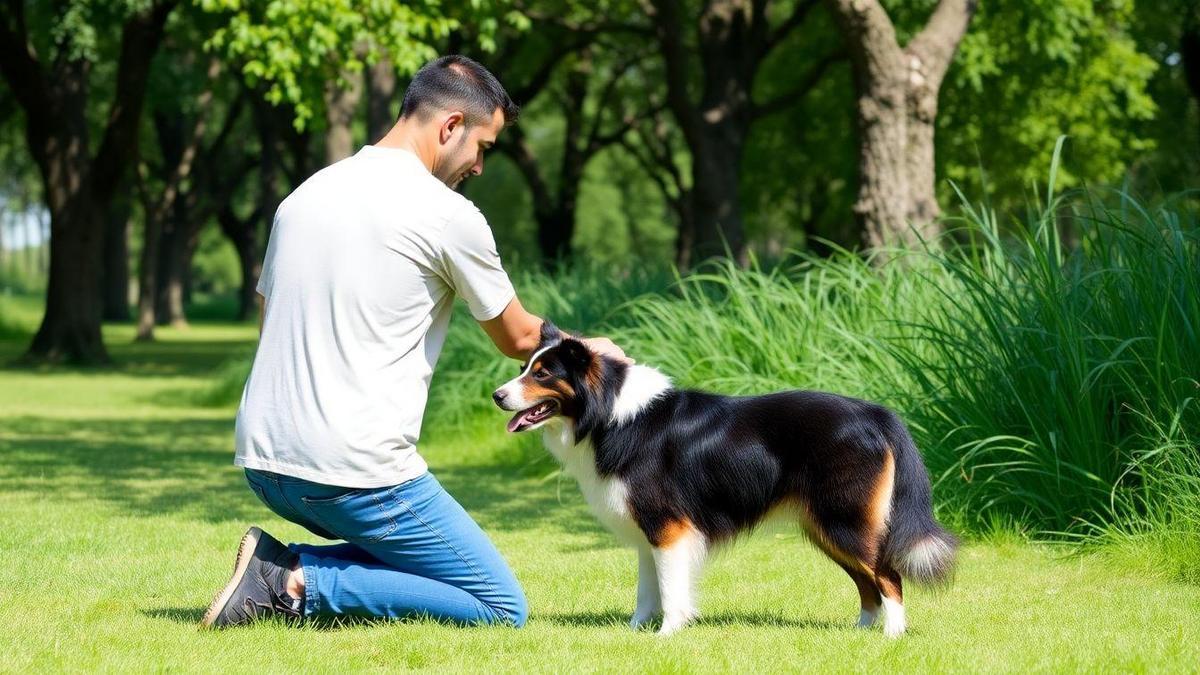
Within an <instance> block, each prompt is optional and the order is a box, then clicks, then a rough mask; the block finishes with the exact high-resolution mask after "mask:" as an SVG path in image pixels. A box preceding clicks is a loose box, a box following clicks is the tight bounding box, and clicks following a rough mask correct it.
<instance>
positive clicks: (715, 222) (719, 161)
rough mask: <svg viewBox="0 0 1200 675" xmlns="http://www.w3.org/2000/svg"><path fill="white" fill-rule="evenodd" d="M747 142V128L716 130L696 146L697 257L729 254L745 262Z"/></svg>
mask: <svg viewBox="0 0 1200 675" xmlns="http://www.w3.org/2000/svg"><path fill="white" fill-rule="evenodd" d="M744 144H745V130H744V129H723V130H721V129H714V130H712V131H711V132H709V133H706V134H705V139H704V141H703V142H702V143H701V144H700V145H699V146H698V147H696V146H693V147H692V181H693V183H692V191H691V192H692V201H693V204H692V207H691V214H692V218H693V222H692V227H693V228H694V229H693V236H694V240H693V245H692V253H691V258H692V259H693V260H696V261H703V260H705V259H707V258H712V257H724V256H729V257H733V258H735V259H737V260H738V261H739V263H745V258H746V238H745V228H744V226H743V223H742V207H741V201H740V197H739V192H740V190H739V185H738V183H739V179H740V175H739V174H740V166H739V165H740V163H741V156H742V147H743V146H744Z"/></svg>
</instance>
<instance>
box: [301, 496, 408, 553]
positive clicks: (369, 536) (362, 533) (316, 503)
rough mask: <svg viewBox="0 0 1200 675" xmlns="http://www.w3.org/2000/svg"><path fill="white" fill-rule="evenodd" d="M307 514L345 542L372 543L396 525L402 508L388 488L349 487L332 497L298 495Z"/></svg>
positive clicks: (401, 503)
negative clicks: (356, 488) (349, 488)
mask: <svg viewBox="0 0 1200 675" xmlns="http://www.w3.org/2000/svg"><path fill="white" fill-rule="evenodd" d="M300 501H301V502H302V503H303V504H304V507H305V508H306V509H307V510H308V514H309V516H311V517H312V519H313V520H315V521H317V523H319V524H320V525H321V526H322V527H323V528H325V529H326V530H328V531H329V532H331V533H333V534H335V535H337V536H338V537H339V538H341V539H345V540H346V541H349V542H364V543H374V542H377V541H380V540H381V539H383V538H385V537H387V536H388V535H390V534H392V533H393V532H395V531H396V529H397V528H398V527H399V523H398V518H399V517H400V516H401V515H402V514H403V512H404V511H405V510H406V508H407V506H406V505H405V504H404V502H403V501H401V500H399V499H397V498H396V497H395V495H394V494H393V493H392V491H391V490H388V489H366V490H350V491H349V492H345V493H343V494H339V495H335V496H324V495H313V496H301V497H300Z"/></svg>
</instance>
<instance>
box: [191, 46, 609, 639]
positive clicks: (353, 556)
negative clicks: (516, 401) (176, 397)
mask: <svg viewBox="0 0 1200 675" xmlns="http://www.w3.org/2000/svg"><path fill="white" fill-rule="evenodd" d="M516 115H517V107H516V106H515V105H514V104H513V102H512V100H511V99H510V98H509V96H508V94H507V93H506V92H505V91H504V88H503V87H502V86H501V85H500V83H499V82H498V81H497V80H496V78H495V77H494V76H493V75H492V74H491V73H489V72H488V71H487V70H486V69H485V68H484V67H483V66H481V65H479V64H478V63H476V62H474V61H472V60H471V59H468V58H465V57H462V56H446V57H442V58H440V59H437V60H435V61H433V62H431V63H429V64H427V65H425V67H423V68H422V69H421V70H420V71H419V72H418V73H417V74H416V76H415V77H414V78H413V81H412V84H411V85H410V86H409V88H408V90H407V91H406V92H405V95H404V102H403V105H402V109H401V114H400V119H399V121H398V122H397V123H396V125H395V126H394V127H393V128H392V129H391V131H389V132H388V133H387V135H386V136H384V138H383V139H382V140H380V141H379V142H378V143H376V144H375V145H367V146H364V147H363V148H362V149H361V150H360V151H359V152H358V153H357V154H355V155H354V156H353V157H350V158H348V159H345V160H343V161H340V162H337V163H336V164H333V165H332V166H329V167H326V168H325V169H323V170H321V171H319V172H317V173H316V174H314V175H313V176H312V177H311V178H309V179H308V180H307V181H305V182H304V184H302V185H301V186H300V187H298V188H297V189H296V190H295V191H294V192H292V193H291V194H290V195H289V196H288V197H287V198H286V199H285V200H284V201H283V202H282V203H281V204H280V205H279V210H278V211H277V212H276V214H275V222H274V225H273V227H272V230H271V237H270V242H269V244H268V246H267V252H266V257H265V260H264V263H263V269H262V274H261V276H260V279H259V283H258V291H259V293H261V294H262V295H263V297H264V318H263V323H262V334H261V338H260V342H259V346H258V351H257V353H256V354H255V357H254V366H253V368H252V370H251V372H250V377H249V379H248V380H247V382H246V388H245V391H244V392H243V394H242V401H241V405H240V407H239V409H238V414H237V431H236V436H237V453H236V457H235V460H234V462H235V464H237V465H238V466H241V467H245V471H246V478H247V480H248V482H249V483H250V487H251V489H252V490H253V491H254V493H255V494H256V495H257V496H258V498H259V499H261V500H262V501H263V502H264V503H266V505H267V506H269V507H270V508H271V510H273V511H274V512H275V513H277V514H278V515H280V516H282V517H283V518H286V519H287V520H290V521H292V522H294V523H298V524H300V525H302V526H304V527H305V528H307V529H308V530H310V531H311V532H314V533H315V534H318V535H320V536H322V537H325V538H328V539H340V540H344V541H345V543H342V544H337V545H331V546H316V545H309V544H292V545H291V546H284V545H283V544H281V543H280V542H279V541H278V540H276V539H275V538H274V537H271V536H270V535H268V534H266V533H265V532H263V531H262V530H260V529H259V528H257V527H252V528H250V530H249V531H248V532H247V533H246V535H245V536H244V537H243V538H242V541H241V544H240V546H239V550H238V555H237V562H236V565H235V568H234V574H233V578H232V579H231V580H230V581H229V584H228V585H226V587H225V588H224V589H222V591H221V592H220V593H218V595H217V597H216V599H215V600H214V601H213V604H212V606H211V607H210V608H209V609H208V611H207V612H206V614H205V615H204V618H203V619H202V624H203V625H205V626H214V627H216V626H229V625H234V624H239V623H244V622H248V621H252V620H254V619H259V618H262V617H265V616H271V615H277V616H282V617H286V618H290V619H294V620H300V619H304V618H308V617H314V616H340V615H354V616H367V617H389V618H399V617H405V616H428V617H433V618H436V619H446V620H451V621H456V622H461V623H507V624H512V625H514V626H521V625H523V624H524V623H525V619H526V617H527V615H528V608H527V605H526V602H525V596H524V594H523V593H522V591H521V587H520V586H519V585H518V583H517V580H516V578H515V577H514V576H513V573H512V571H511V570H510V569H509V567H508V565H507V564H506V563H505V561H504V559H503V558H502V557H501V556H500V554H499V552H498V551H496V549H495V547H494V546H492V544H491V542H490V541H488V539H487V537H486V536H485V535H484V533H483V532H482V531H481V530H480V529H479V526H478V525H476V524H475V522H474V521H473V520H471V517H470V516H469V515H467V513H466V512H465V511H464V510H463V509H462V507H461V506H459V504H458V503H457V502H456V501H455V500H454V499H453V498H452V497H451V496H450V495H449V494H447V493H446V491H445V490H443V489H442V487H441V485H439V484H438V481H437V479H436V478H434V476H433V475H432V474H431V473H429V471H428V469H427V467H426V464H425V461H424V460H423V459H422V458H421V456H420V455H419V454H418V453H417V449H416V443H417V438H418V436H419V434H420V429H421V418H422V415H423V413H424V410H425V402H426V397H427V393H428V387H429V380H430V377H431V375H432V373H433V367H434V364H435V363H436V362H437V358H438V354H439V352H440V351H441V349H442V344H443V342H444V340H445V337H446V329H447V326H448V324H449V322H450V314H451V306H452V304H453V302H454V298H455V296H458V297H461V298H463V299H464V300H465V301H466V303H467V305H468V307H469V308H470V311H471V314H472V316H474V317H475V319H476V320H478V321H479V322H480V324H481V325H482V327H483V329H484V331H486V332H487V334H488V336H489V337H490V338H491V339H492V341H493V342H494V343H495V344H496V346H497V347H498V348H499V349H500V351H501V352H503V353H504V354H506V355H508V356H510V357H513V358H526V357H528V355H529V352H530V351H531V350H532V349H533V348H534V347H536V345H537V343H538V336H539V331H540V329H541V325H542V320H541V319H540V318H538V317H536V316H534V315H532V314H530V313H529V312H526V311H525V309H524V308H522V307H521V303H520V301H518V300H517V298H516V295H515V292H514V291H513V287H512V284H511V283H510V282H509V279H508V276H507V274H505V272H504V269H503V268H502V267H501V264H500V258H499V256H498V255H497V253H496V246H495V243H494V240H493V237H492V233H491V230H490V229H489V228H488V225H487V222H486V221H485V220H484V218H483V216H482V214H480V212H479V210H478V209H476V208H475V205H474V204H472V203H471V202H470V201H469V200H467V199H466V198H465V197H463V196H462V195H460V194H458V193H457V192H455V191H454V189H453V188H455V187H457V186H458V184H459V183H461V182H462V180H463V179H464V178H466V177H467V176H469V175H479V174H481V173H482V172H483V154H484V152H485V151H486V150H487V149H488V148H490V147H491V146H492V145H493V144H494V143H495V141H496V135H497V134H499V133H500V131H501V129H502V128H503V127H504V126H505V125H506V124H508V123H511V122H512V121H513V120H514V118H515V117H516ZM591 342H592V346H593V347H594V348H596V349H598V350H601V351H606V352H608V353H611V354H614V355H616V356H619V357H623V356H624V355H623V354H621V352H620V350H619V349H617V348H616V347H615V346H614V345H612V343H611V342H609V341H607V340H604V339H595V340H593V341H591Z"/></svg>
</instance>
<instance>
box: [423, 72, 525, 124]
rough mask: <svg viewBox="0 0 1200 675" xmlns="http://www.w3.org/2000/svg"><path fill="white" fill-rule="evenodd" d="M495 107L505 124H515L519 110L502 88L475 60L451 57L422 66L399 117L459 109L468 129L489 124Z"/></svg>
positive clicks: (426, 115)
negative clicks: (501, 114)
mask: <svg viewBox="0 0 1200 675" xmlns="http://www.w3.org/2000/svg"><path fill="white" fill-rule="evenodd" d="M496 108H499V109H500V111H501V112H502V113H504V123H505V124H506V125H508V124H512V123H513V122H515V121H516V119H517V115H518V114H519V113H520V110H521V109H520V108H519V107H517V104H516V103H513V100H512V99H511V98H509V96H508V92H507V91H505V90H504V86H503V85H501V84H500V81H499V80H497V79H496V76H495V75H492V74H491V72H489V71H488V69H487V68H484V67H483V66H482V65H480V64H479V63H478V62H477V61H475V60H473V59H470V58H467V57H465V56H461V55H458V54H451V55H449V56H443V57H441V58H438V59H434V60H433V61H430V62H429V63H426V64H425V65H423V66H421V69H420V70H418V71H417V74H416V75H414V76H413V79H412V82H411V83H410V84H409V85H408V89H406V90H405V91H404V102H403V103H402V104H401V105H400V117H401V118H404V117H408V116H410V115H413V114H417V115H420V116H421V117H422V118H423V119H425V118H427V117H428V115H429V114H430V113H432V112H433V111H434V110H461V111H462V113H463V115H464V116H465V117H466V120H465V122H466V124H467V126H475V125H477V124H488V123H490V122H491V121H492V115H493V114H495V112H496Z"/></svg>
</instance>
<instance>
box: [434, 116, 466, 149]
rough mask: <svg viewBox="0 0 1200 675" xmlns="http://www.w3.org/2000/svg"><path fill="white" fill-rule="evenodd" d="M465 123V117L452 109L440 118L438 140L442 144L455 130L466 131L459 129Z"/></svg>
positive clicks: (448, 139) (446, 141)
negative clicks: (440, 124) (440, 126)
mask: <svg viewBox="0 0 1200 675" xmlns="http://www.w3.org/2000/svg"><path fill="white" fill-rule="evenodd" d="M465 123H466V117H465V116H464V115H463V114H462V113H461V112H460V111H457V110H455V111H453V112H451V113H450V114H449V115H446V117H445V118H443V119H442V128H441V129H439V130H438V133H439V140H441V142H442V145H445V144H446V143H449V142H450V138H451V137H453V136H454V132H456V131H466V130H465V129H460V127H462V126H463V125H464V124H465Z"/></svg>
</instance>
